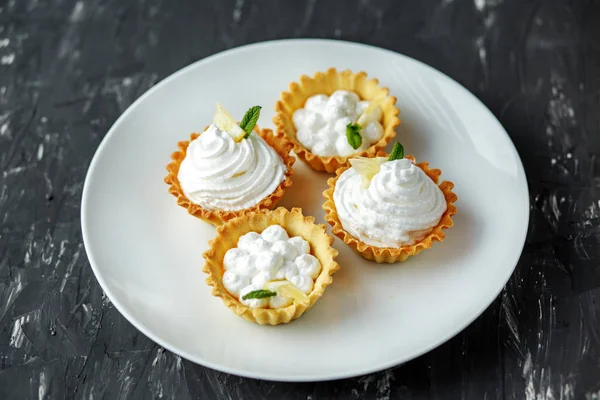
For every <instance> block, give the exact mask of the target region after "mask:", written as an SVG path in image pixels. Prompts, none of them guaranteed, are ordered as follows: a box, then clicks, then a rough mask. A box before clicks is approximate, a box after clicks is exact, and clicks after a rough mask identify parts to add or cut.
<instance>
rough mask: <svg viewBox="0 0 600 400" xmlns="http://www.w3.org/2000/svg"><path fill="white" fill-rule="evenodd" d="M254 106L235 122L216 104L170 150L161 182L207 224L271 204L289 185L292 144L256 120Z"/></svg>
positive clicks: (274, 202) (185, 206)
mask: <svg viewBox="0 0 600 400" xmlns="http://www.w3.org/2000/svg"><path fill="white" fill-rule="evenodd" d="M260 109H261V108H260V107H259V106H255V107H252V108H251V109H250V110H248V112H247V113H246V115H245V116H244V118H243V119H242V121H241V123H240V124H238V123H236V122H235V120H234V119H233V118H232V117H231V116H230V115H229V113H228V112H227V111H226V110H225V109H224V108H223V107H222V106H221V105H220V104H217V112H216V113H215V117H214V121H213V124H212V125H210V126H209V127H207V128H206V130H205V131H204V132H203V133H201V134H198V133H192V135H191V137H190V140H189V141H184V142H179V144H178V146H179V151H176V152H175V153H173V154H172V155H171V158H172V159H173V161H172V162H171V163H170V164H169V165H167V171H168V172H169V174H168V175H167V177H166V178H165V182H166V183H167V184H168V185H169V193H171V194H173V195H174V196H175V197H177V204H179V205H180V206H182V207H184V208H186V209H187V210H188V212H189V213H190V214H191V215H193V216H195V217H198V218H200V219H202V220H204V221H206V222H209V223H211V224H213V225H217V226H218V225H220V224H222V223H224V222H227V221H229V220H230V219H232V218H235V217H239V216H241V215H244V214H246V213H249V212H253V211H258V210H264V209H272V208H273V207H274V206H275V204H276V203H277V202H278V201H279V200H280V199H281V197H282V196H283V194H284V192H285V190H286V189H287V188H288V187H290V186H291V185H292V180H291V176H292V174H293V173H294V170H293V169H292V165H293V164H294V161H295V158H294V157H293V156H291V155H290V151H291V148H292V146H291V145H290V144H289V143H286V142H284V141H281V140H277V138H276V137H275V135H274V134H273V131H271V130H270V129H259V128H258V126H257V125H256V122H257V121H258V117H259V115H260Z"/></svg>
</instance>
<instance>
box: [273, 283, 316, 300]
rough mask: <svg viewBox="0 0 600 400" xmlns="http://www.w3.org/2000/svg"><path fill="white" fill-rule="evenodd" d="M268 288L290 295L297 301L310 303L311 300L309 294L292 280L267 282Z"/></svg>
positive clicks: (283, 294)
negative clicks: (302, 290)
mask: <svg viewBox="0 0 600 400" xmlns="http://www.w3.org/2000/svg"><path fill="white" fill-rule="evenodd" d="M265 289H266V290H271V291H273V292H276V293H277V294H278V295H279V296H283V297H288V298H290V299H292V300H294V301H295V302H296V303H299V304H304V305H308V303H309V302H310V301H309V299H308V296H307V295H305V294H304V293H303V292H301V291H300V289H298V288H297V287H296V286H294V285H293V284H292V283H291V282H287V281H271V282H267V283H266V284H265Z"/></svg>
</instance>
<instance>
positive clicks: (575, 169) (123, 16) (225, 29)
mask: <svg viewBox="0 0 600 400" xmlns="http://www.w3.org/2000/svg"><path fill="white" fill-rule="evenodd" d="M290 37H323V38H325V37H327V38H340V39H345V40H351V41H358V42H364V43H369V44H373V45H377V46H381V47H384V48H388V49H392V50H396V51H398V52H401V53H404V54H406V55H409V56H412V57H414V58H416V59H419V60H422V61H424V62H426V63H428V64H430V65H432V66H434V67H436V68H438V69H440V70H441V71H443V72H445V73H447V74H448V75H450V76H451V77H453V78H455V79H456V80H458V81H459V82H460V83H462V84H463V85H464V86H466V87H467V88H468V89H470V90H471V91H472V92H474V93H475V94H476V95H477V96H478V97H479V98H480V99H482V100H483V102H484V103H485V104H486V105H487V106H488V107H489V108H490V109H491V110H492V112H493V113H494V114H495V115H496V116H497V117H498V119H499V120H500V121H501V122H502V124H503V125H504V126H505V128H506V129H507V131H508V133H509V134H510V136H511V138H512V139H513V141H514V143H515V145H516V147H517V149H518V151H519V153H520V155H521V157H522V159H523V162H524V165H525V169H526V172H527V177H528V181H529V189H530V198H531V221H530V229H529V235H528V237H527V244H526V245H525V250H524V253H523V256H522V257H521V260H520V262H519V265H518V267H517V270H516V272H515V273H514V275H513V277H512V278H511V280H510V282H509V283H508V285H507V287H506V289H505V290H504V291H503V292H502V294H501V295H500V296H499V298H498V299H497V301H495V302H494V303H493V304H492V305H491V306H490V307H489V309H488V310H487V311H486V312H485V313H484V314H483V315H482V316H481V317H480V318H479V319H477V320H476V321H475V322H474V323H473V324H472V325H471V326H470V327H468V328H467V329H466V330H465V331H464V332H462V333H461V334H459V335H458V336H457V337H455V338H454V339H452V340H450V341H449V342H448V343H446V344H444V345H442V346H440V347H439V348H438V349H436V350H434V351H432V352H430V353H429V354H426V355H424V356H422V357H420V358H418V359H416V360H414V361H411V362H409V363H407V364H405V365H403V366H400V367H397V368H394V369H390V370H387V371H383V372H380V373H376V374H373V375H369V376H364V377H360V378H356V379H348V380H343V381H335V382H325V383H302V384H283V383H273V382H264V381H256V380H251V379H244V378H239V377H236V376H231V375H227V374H223V373H219V372H215V371H212V370H209V369H206V368H204V367H201V366H198V365H194V364H192V363H190V362H187V361H185V360H183V359H181V358H180V357H179V356H176V355H174V354H171V353H170V352H167V351H165V350H163V349H162V348H160V347H159V346H157V345H156V344H154V343H153V342H151V341H150V340H148V339H147V338H146V337H144V336H143V335H142V334H141V333H139V332H138V331H137V330H136V329H135V328H133V327H132V326H131V325H130V324H129V323H128V322H127V321H126V320H125V319H124V318H123V317H122V316H121V315H120V314H119V313H118V312H117V311H116V310H115V308H114V307H113V306H112V305H111V303H110V301H109V300H108V299H107V298H106V297H105V296H104V295H103V293H102V290H101V289H100V287H99V286H98V283H97V282H96V279H95V278H94V276H93V274H92V271H91V269H90V266H89V264H88V261H87V259H86V256H85V251H84V248H83V245H82V239H81V232H80V218H79V206H80V198H81V190H82V186H83V181H84V177H85V172H86V169H87V166H88V164H89V162H90V160H91V157H92V155H93V153H94V151H95V149H96V147H97V146H98V144H99V143H100V141H101V140H102V137H103V136H104V134H105V133H106V132H107V130H108V129H109V127H110V126H111V124H112V123H113V122H114V121H115V120H116V118H117V117H118V116H119V115H120V114H121V113H122V112H123V111H124V110H125V109H126V108H127V107H128V106H129V105H130V104H131V103H132V102H133V101H134V100H135V99H136V98H137V97H138V96H139V95H141V94H142V93H143V92H144V91H146V90H147V89H148V88H149V87H151V86H152V85H153V84H155V83H156V82H158V81H159V80H160V79H162V78H164V77H165V76H167V75H169V74H171V73H172V72H174V71H176V70H178V69H179V68H181V67H183V66H185V65H187V64H189V63H191V62H193V61H196V60H199V59H201V58H203V57H206V56H208V55H210V54H214V53H216V52H219V51H222V50H225V49H228V48H231V47H235V46H239V45H243V44H246V43H251V42H259V41H264V40H269V39H278V38H290ZM599 39H600V2H598V1H568V2H567V1H565V2H559V1H548V2H541V1H516V0H505V1H502V0H488V1H486V0H475V1H459V0H427V1H404V2H400V1H392V0H352V1H348V0H337V1H325V0H321V1H317V0H311V1H306V2H303V1H297V0H294V1H277V0H255V1H250V0H246V1H244V0H236V1H233V0H231V1H222V0H213V1H191V0H188V1H184V0H137V1H126V0H79V1H76V0H0V220H1V224H0V399H62V398H86V399H92V398H94V399H100V398H107V399H117V398H135V399H153V398H177V399H204V398H227V399H241V398H243V399H307V400H308V399H313V400H314V399H329V398H336V399H337V398H339V399H358V398H374V399H379V400H384V399H528V400H543V399H548V400H550V399H564V400H569V399H586V400H589V399H600V322H599V317H600V304H598V303H597V302H596V299H597V298H598V297H599V296H600V265H599V264H600V251H599V250H600V228H599V226H600V162H599V160H598V156H599V154H600V40H599ZM506 217H507V218H510V216H509V215H507V216H506ZM482 267H485V266H482Z"/></svg>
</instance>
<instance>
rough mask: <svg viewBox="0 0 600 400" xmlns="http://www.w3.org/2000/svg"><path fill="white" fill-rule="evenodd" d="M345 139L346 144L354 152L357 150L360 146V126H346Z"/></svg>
mask: <svg viewBox="0 0 600 400" xmlns="http://www.w3.org/2000/svg"><path fill="white" fill-rule="evenodd" d="M346 139H348V144H349V145H350V146H352V148H353V149H354V150H356V149H358V148H359V147H360V145H361V144H362V136H360V125H358V124H348V125H346Z"/></svg>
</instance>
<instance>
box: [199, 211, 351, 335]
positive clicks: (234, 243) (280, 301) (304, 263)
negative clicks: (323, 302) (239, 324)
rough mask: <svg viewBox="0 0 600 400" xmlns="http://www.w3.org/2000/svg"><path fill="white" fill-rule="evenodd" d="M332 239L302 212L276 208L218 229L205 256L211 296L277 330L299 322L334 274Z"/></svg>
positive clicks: (336, 268) (242, 315)
mask: <svg viewBox="0 0 600 400" xmlns="http://www.w3.org/2000/svg"><path fill="white" fill-rule="evenodd" d="M332 243H333V237H331V236H329V235H328V234H327V233H326V229H325V226H324V225H317V224H315V222H314V218H312V217H305V216H304V215H302V210H300V209H298V208H294V209H292V210H291V211H288V210H286V209H284V208H281V207H280V208H278V209H277V210H275V211H263V212H257V213H250V214H246V215H244V216H242V217H239V218H234V219H232V220H230V221H229V222H227V223H225V224H223V225H221V226H219V227H218V228H217V237H216V238H215V239H213V240H211V241H210V242H209V245H210V249H209V250H208V251H207V252H205V253H204V258H205V260H206V264H205V265H204V268H203V270H204V272H206V273H207V274H208V278H207V279H206V282H207V283H208V284H209V285H210V286H212V287H213V290H212V294H213V295H214V296H217V297H220V298H221V299H222V300H223V303H224V304H225V305H226V306H227V307H229V308H230V309H231V310H233V311H234V312H235V313H236V314H237V315H240V316H241V317H243V318H245V319H247V320H249V321H253V322H256V323H259V324H270V325H277V324H281V323H287V322H290V321H291V320H293V319H296V318H298V317H300V316H301V315H302V314H303V313H304V312H305V311H306V310H308V309H309V308H310V307H311V306H312V305H313V304H314V303H315V302H316V301H317V300H318V299H319V298H320V297H321V296H322V294H323V292H324V290H325V288H326V287H327V286H328V285H329V284H330V283H331V282H332V277H331V276H332V275H333V273H334V272H335V271H337V270H338V268H339V265H338V264H337V263H336V262H335V257H336V256H337V254H338V253H337V251H336V250H335V249H333V248H332V247H331V244H332Z"/></svg>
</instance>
